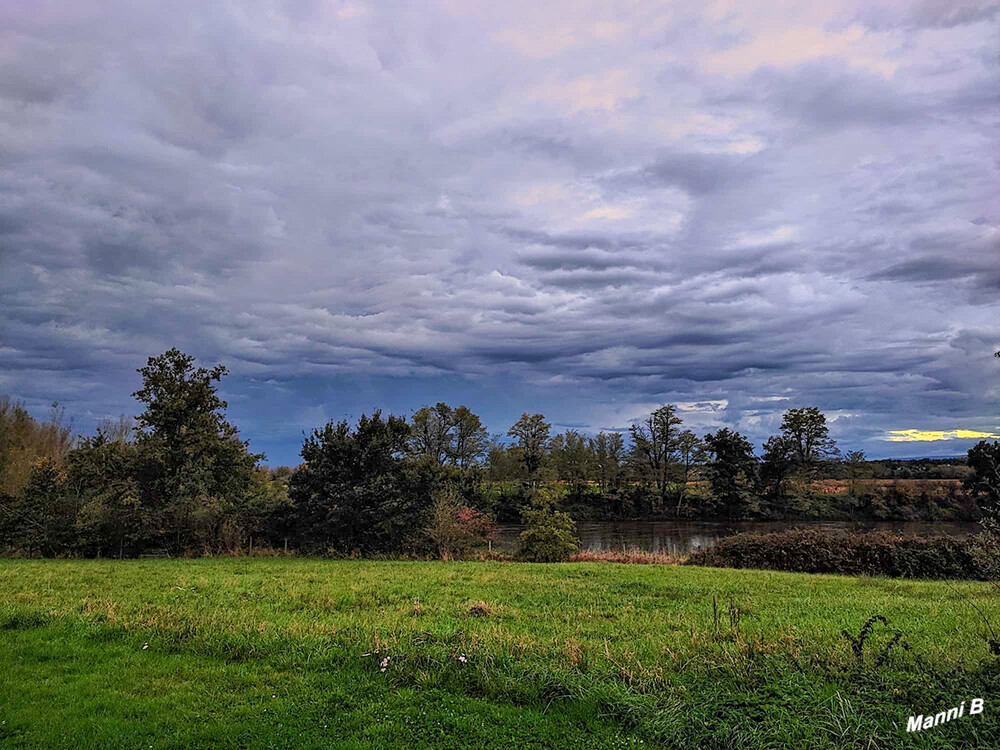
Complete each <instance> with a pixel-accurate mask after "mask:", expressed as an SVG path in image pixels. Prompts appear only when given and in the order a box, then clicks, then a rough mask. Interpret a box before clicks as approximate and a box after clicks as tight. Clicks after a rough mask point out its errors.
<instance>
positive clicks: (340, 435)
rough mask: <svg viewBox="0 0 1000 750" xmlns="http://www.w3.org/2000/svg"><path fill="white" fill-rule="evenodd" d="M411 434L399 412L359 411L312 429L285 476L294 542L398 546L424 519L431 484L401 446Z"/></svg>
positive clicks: (364, 548)
mask: <svg viewBox="0 0 1000 750" xmlns="http://www.w3.org/2000/svg"><path fill="white" fill-rule="evenodd" d="M410 437H411V433H410V427H409V425H407V423H406V420H405V419H404V418H403V417H395V416H390V417H388V419H383V418H382V413H381V411H376V412H374V413H373V414H372V416H371V417H368V416H366V415H362V416H361V419H360V420H358V425H357V428H356V429H354V430H351V428H350V426H349V425H348V423H347V422H346V421H342V422H339V423H337V424H334V423H333V422H329V423H328V424H327V425H326V426H325V427H323V428H322V429H317V430H314V431H313V433H312V435H310V436H309V437H307V438H306V440H305V442H304V443H303V445H302V454H301V455H302V459H303V463H302V464H301V465H300V466H299V467H298V468H297V469H296V470H295V473H294V474H293V475H292V477H291V479H290V480H289V483H288V496H289V499H290V501H291V507H290V509H289V513H290V515H291V523H290V524H289V526H290V527H291V528H290V533H291V534H292V536H293V537H294V539H295V540H296V544H297V545H298V546H300V547H304V548H311V549H316V550H326V549H329V548H333V549H336V550H339V551H341V552H353V551H355V550H357V551H360V552H363V553H383V552H390V551H395V550H399V549H401V548H402V547H403V546H404V545H405V544H406V543H407V542H408V541H409V540H410V539H411V538H412V537H413V536H414V534H416V533H418V532H419V530H420V529H421V528H423V527H424V526H425V523H426V520H427V518H426V516H427V511H428V510H429V508H430V505H431V492H430V486H429V485H428V484H427V483H426V482H422V481H419V480H418V477H417V476H416V475H415V473H414V472H413V471H411V470H410V468H409V467H408V465H407V462H406V461H405V460H404V454H405V452H406V449H407V443H408V442H409V440H410Z"/></svg>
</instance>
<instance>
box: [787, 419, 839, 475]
mask: <svg viewBox="0 0 1000 750" xmlns="http://www.w3.org/2000/svg"><path fill="white" fill-rule="evenodd" d="M781 434H782V436H783V437H784V438H785V440H786V441H788V443H789V444H790V445H791V447H792V451H793V455H794V456H795V460H796V461H797V462H798V464H799V465H800V466H801V467H804V468H805V467H812V466H815V465H816V464H817V463H819V462H820V461H822V460H824V459H827V458H831V457H833V456H836V455H837V454H838V450H837V443H836V441H834V440H833V438H831V437H830V428H829V427H827V424H826V415H825V414H823V412H821V411H820V410H819V409H818V408H816V407H815V406H809V407H806V408H804V409H789V410H788V411H786V412H785V413H784V414H783V415H782V417H781Z"/></svg>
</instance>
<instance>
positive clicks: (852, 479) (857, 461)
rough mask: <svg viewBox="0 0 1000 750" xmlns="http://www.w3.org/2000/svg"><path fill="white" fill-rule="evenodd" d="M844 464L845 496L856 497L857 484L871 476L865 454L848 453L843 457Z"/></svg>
mask: <svg viewBox="0 0 1000 750" xmlns="http://www.w3.org/2000/svg"><path fill="white" fill-rule="evenodd" d="M844 464H845V466H846V467H847V494H848V495H850V496H851V497H857V495H858V482H859V481H860V480H862V479H866V478H867V477H869V476H870V475H871V470H870V468H869V466H868V460H867V458H865V452H864V451H849V452H848V453H847V455H846V456H844Z"/></svg>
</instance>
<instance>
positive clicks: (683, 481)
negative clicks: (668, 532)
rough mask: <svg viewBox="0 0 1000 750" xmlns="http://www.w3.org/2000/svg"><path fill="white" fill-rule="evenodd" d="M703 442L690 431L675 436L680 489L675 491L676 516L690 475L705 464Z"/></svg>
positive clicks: (679, 511) (678, 513)
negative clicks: (697, 467) (700, 465)
mask: <svg viewBox="0 0 1000 750" xmlns="http://www.w3.org/2000/svg"><path fill="white" fill-rule="evenodd" d="M705 451H706V448H705V442H704V441H703V440H702V439H701V438H699V437H698V436H697V435H695V434H694V433H693V432H691V430H683V431H682V432H681V433H680V434H678V435H677V458H678V464H679V466H680V488H679V490H678V491H677V515H678V516H679V515H680V514H681V505H682V504H683V503H684V499H685V497H686V496H687V485H688V481H689V480H690V479H691V473H692V472H693V471H694V468H695V467H696V466H698V465H699V464H702V463H704V462H705Z"/></svg>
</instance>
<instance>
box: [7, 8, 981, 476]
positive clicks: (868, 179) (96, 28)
mask: <svg viewBox="0 0 1000 750" xmlns="http://www.w3.org/2000/svg"><path fill="white" fill-rule="evenodd" d="M356 10H357V13H356V14H354V15H352V12H353V11H351V9H349V8H347V7H346V6H332V5H329V4H325V3H316V2H284V3H274V2H268V1H267V0H261V2H260V3H259V4H256V5H254V6H253V7H252V8H251V9H250V10H245V9H241V8H237V7H236V6H224V5H221V6H216V5H205V4H203V3H193V2H191V3H181V4H180V5H179V6H177V7H175V8H172V9H171V11H170V12H169V13H167V12H161V11H159V10H157V9H155V8H152V7H139V6H136V5H135V4H131V3H118V4H111V5H107V4H104V3H89V2H80V3H74V4H73V5H72V6H66V7H65V8H63V9H60V10H59V11H58V12H55V11H53V12H52V13H50V14H49V15H47V16H46V15H44V14H43V12H42V10H41V9H39V8H35V7H33V6H31V5H30V4H29V5H24V4H19V5H18V7H17V8H14V7H13V6H9V7H7V8H5V9H4V10H3V11H0V29H3V30H2V31H0V35H2V36H0V43H2V44H3V45H4V49H5V50H6V51H7V54H5V56H4V60H3V62H2V63H0V65H2V66H3V67H2V69H0V133H2V134H3V137H2V138H0V153H2V154H3V158H2V159H0V342H2V343H0V365H2V372H0V391H5V392H10V393H11V394H12V395H14V396H17V397H22V398H25V399H27V401H28V403H29V404H31V405H32V406H33V408H35V407H37V408H42V407H43V406H44V405H45V404H46V403H47V402H49V401H51V399H52V398H55V397H58V398H59V399H60V401H64V402H65V403H66V406H67V408H68V410H69V411H70V412H76V413H78V414H80V415H83V417H82V418H85V419H96V418H98V417H100V416H106V415H113V414H117V413H120V412H122V411H125V412H129V413H130V412H131V411H133V410H134V405H131V404H130V402H129V399H128V393H130V392H131V391H132V390H134V388H135V385H136V383H135V380H136V375H135V372H134V370H135V367H137V366H139V365H141V364H142V363H143V361H144V359H145V357H146V356H149V355H150V354H155V353H158V352H160V351H163V350H164V349H166V348H168V347H169V346H173V345H177V346H179V347H181V348H182V349H186V350H190V351H191V352H192V353H194V354H196V355H198V356H199V357H200V358H202V359H204V360H206V361H220V360H221V361H225V362H228V363H229V364H230V365H231V368H232V370H233V372H234V375H233V377H232V379H231V381H230V383H231V385H227V388H230V389H231V390H232V396H233V403H234V405H235V404H237V403H239V404H240V406H239V407H238V409H239V413H240V418H241V419H242V420H244V421H243V422H241V424H245V425H247V429H248V430H250V434H249V437H251V438H253V437H254V436H255V435H258V434H260V435H265V436H267V439H268V440H270V441H272V442H274V443H275V444H281V443H282V441H285V443H286V444H287V445H288V446H291V447H290V448H288V449H287V450H288V455H287V456H286V457H285V458H284V460H292V459H293V457H294V447H295V443H296V442H297V439H298V437H299V433H300V430H301V427H302V424H300V422H301V420H302V419H304V418H305V417H303V415H322V414H340V413H341V412H344V411H345V410H348V409H352V410H357V409H361V408H364V409H370V408H371V406H372V405H379V404H380V403H381V402H382V401H383V400H384V402H385V403H386V404H387V405H391V406H393V408H406V404H407V403H408V400H407V399H409V398H410V397H411V396H412V399H413V401H414V403H413V404H412V406H419V403H417V402H420V403H422V402H425V401H427V402H431V401H433V400H437V399H438V398H443V399H445V400H448V399H449V398H452V397H453V396H454V400H458V399H462V400H465V401H467V402H469V405H470V406H472V407H473V408H479V409H480V410H482V411H483V413H484V415H485V416H486V417H487V423H488V425H489V427H490V429H491V430H494V431H502V429H501V428H503V429H505V428H506V424H505V422H506V423H507V424H509V423H510V422H511V421H513V420H512V419H511V418H512V417H513V419H516V417H517V416H518V414H519V413H520V411H522V410H524V409H527V408H533V409H538V410H543V411H545V412H546V413H547V414H548V416H549V417H550V421H553V422H554V423H557V424H567V425H580V429H582V430H585V431H586V430H588V429H591V430H596V429H599V426H607V425H617V429H621V428H622V427H623V426H624V425H627V423H628V421H629V420H631V419H632V418H634V417H635V416H637V415H638V413H640V412H641V410H642V409H645V408H647V407H648V405H649V404H651V403H656V402H665V401H670V400H673V401H679V402H697V403H702V404H707V403H708V402H709V401H720V400H722V401H727V402H728V404H729V406H728V407H726V408H724V409H713V408H709V407H708V406H706V407H705V409H704V410H703V412H702V411H696V412H693V413H692V414H691V415H690V420H691V423H692V424H697V425H698V426H699V429H700V428H706V429H707V428H709V427H715V426H719V425H721V424H729V425H733V426H736V427H738V428H739V429H743V430H746V431H747V432H748V434H750V435H751V437H752V438H753V439H754V441H755V442H756V443H760V442H762V439H763V438H765V437H766V432H767V430H769V429H773V428H774V425H775V424H776V420H778V421H780V412H781V410H782V409H784V408H787V407H788V406H789V405H799V404H812V403H815V404H816V405H819V406H821V407H822V408H825V409H828V410H830V411H831V413H833V412H837V413H843V414H847V413H850V414H851V415H855V416H843V417H842V419H843V421H842V422H840V421H838V422H837V423H836V424H837V425H838V427H837V430H838V431H839V433H838V437H840V438H841V439H843V440H847V441H856V442H857V443H858V444H861V443H862V442H864V441H867V440H872V441H874V443H873V444H874V445H876V447H878V445H879V444H878V441H877V440H876V438H877V437H878V436H879V435H881V434H883V433H884V431H885V430H886V429H895V428H907V427H921V428H926V429H934V428H954V427H957V426H962V427H974V426H975V425H981V424H984V421H988V420H989V419H991V418H990V417H989V415H990V414H995V408H993V407H994V406H995V399H996V392H995V390H991V389H992V388H995V384H996V382H997V380H996V372H995V361H991V360H990V359H989V358H988V357H985V358H984V357H982V356H981V354H982V353H987V354H988V353H990V352H992V351H995V350H996V349H997V348H1000V330H998V329H997V328H996V315H995V312H996V290H997V289H998V287H1000V271H998V264H997V263H996V259H997V252H998V248H997V245H996V232H997V227H998V226H1000V214H998V212H997V209H996V206H995V205H994V204H993V203H992V202H991V201H990V197H989V196H991V195H995V194H996V193H997V192H998V187H1000V180H998V166H997V163H996V161H995V159H994V158H993V154H995V153H996V150H997V146H998V144H997V132H998V131H997V129H996V127H995V125H996V124H997V123H996V114H995V112H993V111H992V110H991V107H992V106H993V104H994V103H995V97H996V94H995V91H996V89H995V87H993V86H991V85H990V84H991V78H992V77H993V74H994V73H995V61H994V62H991V61H990V58H989V56H988V54H987V52H988V50H989V49H990V45H991V44H992V43H993V42H995V34H993V33H992V32H990V31H989V30H988V29H986V28H985V27H986V25H985V24H983V23H981V22H982V21H984V20H987V19H989V18H991V17H992V15H991V14H992V13H993V12H994V11H993V10H992V6H989V5H986V4H980V5H973V4H969V3H965V4H962V5H961V6H955V7H952V8H949V7H945V6H944V5H941V4H934V3H925V4H920V5H918V6H913V8H911V9H909V10H905V12H897V13H893V14H887V15H885V16H884V17H883V16H878V14H877V13H875V12H874V11H872V12H871V13H867V12H866V11H864V10H863V11H862V14H861V16H858V13H857V8H856V6H846V5H845V6H844V7H842V8H839V9H835V13H834V14H833V16H831V18H834V20H836V18H841V19H844V18H847V19H850V18H854V17H860V18H862V20H864V19H867V21H865V22H866V23H868V24H869V26H870V27H872V28H883V27H884V28H886V29H890V28H891V29H893V30H894V31H893V33H894V34H898V38H895V39H896V42H898V44H897V46H896V47H894V48H893V50H892V54H893V55H894V56H895V57H894V58H893V59H894V60H897V61H898V62H899V66H898V68H897V70H896V72H895V73H894V74H893V75H891V76H888V75H885V76H883V75H882V74H881V73H876V72H870V71H868V72H866V70H865V69H864V68H863V66H859V64H858V62H857V60H855V59H853V58H851V57H850V56H849V55H846V54H845V55H839V56H838V54H834V53H831V54H830V55H827V56H826V57H825V58H821V59H816V58H811V59H807V60H805V61H798V62H792V63H785V62H782V61H781V60H780V59H779V60H778V61H777V62H774V61H771V62H765V63H762V65H761V66H759V67H758V68H757V72H756V73H752V74H749V73H748V74H746V75H740V74H733V75H728V74H721V73H712V72H711V71H710V70H709V69H707V68H706V66H704V65H703V64H702V63H703V61H704V60H705V59H708V58H709V57H710V56H711V55H712V54H714V53H716V52H720V51H723V50H725V49H730V48H732V47H733V46H734V45H738V44H742V43H744V42H747V41H750V40H752V39H753V38H754V36H755V35H756V34H759V33H762V32H763V31H765V30H766V29H765V28H764V27H763V26H755V25H754V22H755V19H754V16H755V13H753V12H751V13H749V14H747V18H744V19H743V20H739V19H737V18H735V17H734V18H731V19H725V20H724V21H719V20H718V19H711V18H709V17H708V16H706V15H705V14H704V13H703V9H702V8H701V6H700V5H699V4H696V3H692V4H690V5H682V6H678V7H677V9H676V10H675V11H674V12H672V13H671V14H667V15H666V16H664V15H663V14H661V13H660V10H661V8H660V7H659V6H658V4H650V5H649V6H648V7H637V8H635V9H634V11H633V12H634V17H633V16H632V15H630V14H625V15H623V16H621V19H620V20H622V21H623V22H624V23H625V24H626V26H625V27H623V29H622V30H621V33H620V35H619V36H617V37H616V36H615V34H614V33H613V29H612V31H609V32H607V34H606V38H597V37H594V36H593V31H594V29H598V28H603V27H599V26H598V22H599V21H601V20H602V17H601V16H600V14H596V15H593V17H591V14H592V13H595V12H594V11H592V9H587V8H583V7H581V8H578V9H576V10H575V11H574V12H573V13H571V14H566V13H564V14H563V16H564V17H565V18H564V20H565V21H566V28H567V30H566V31H565V33H563V35H562V36H561V37H559V39H558V40H557V42H559V44H563V43H565V45H566V46H565V48H561V47H559V44H556V43H555V42H552V41H551V40H549V39H548V38H547V34H548V33H549V31H550V30H551V28H553V25H552V23H551V22H550V21H549V20H546V19H544V18H541V19H535V20H533V21H532V20H530V19H529V20H528V21H527V23H525V22H524V20H523V18H522V17H523V16H527V15H529V14H531V13H535V12H539V13H544V12H546V9H545V8H539V7H537V6H530V7H529V6H524V7H517V6H511V7H507V6H502V7H501V6H497V7H495V8H491V9H468V10H467V11H463V12H461V13H458V12H454V13H453V12H452V11H451V10H449V8H448V7H438V6H428V7H426V8H420V9H416V8H408V7H404V6H383V5H379V4H374V5H360V4H359V6H358V8H357V9H356ZM761 10H762V11H765V10H766V8H762V9H761ZM866 13H867V15H866ZM578 17H579V20H580V23H579V24H577V23H576V20H577V18H578ZM603 20H606V19H603ZM761 23H764V21H763V20H762V21H761ZM788 23H789V25H790V26H791V25H793V22H792V20H791V19H790V20H789V21H788ZM796 23H798V22H796ZM741 24H743V25H741ZM831 24H832V25H831V26H830V27H829V28H830V29H837V28H839V27H838V26H837V25H836V24H835V23H833V21H831ZM924 27H934V28H936V29H938V31H937V32H935V33H936V34H938V35H939V37H938V38H937V40H936V42H935V44H937V45H938V47H937V48H935V49H930V48H928V49H926V50H925V49H923V48H922V45H923V44H924V41H922V39H921V37H920V35H919V33H918V32H917V31H916V29H918V28H924ZM505 30H506V31H510V33H511V34H512V35H513V36H510V35H507V36H504V34H503V33H502V32H504V31H505ZM511 30H512V31H511ZM877 36H878V35H869V36H868V37H866V38H865V39H862V40H861V41H859V42H858V44H859V45H867V44H873V43H874V41H873V40H875V37H877ZM508 38H513V39H515V40H516V41H517V44H513V43H511V42H508V41H504V39H508ZM875 41H877V40H875ZM557 47H558V49H557ZM865 49H867V50H868V54H869V55H870V56H871V55H877V54H881V50H880V49H877V48H874V47H872V48H871V49H868V48H865ZM991 66H992V67H991ZM991 368H994V369H991ZM251 379H252V380H251ZM269 380H275V381H277V382H280V383H282V386H281V390H276V391H275V392H274V393H273V394H270V395H269V394H268V392H267V390H266V388H265V386H264V385H263V383H266V382H267V381H269ZM324 383H327V384H328V385H324ZM329 383H335V385H329ZM248 393H253V394H254V396H253V398H249V399H248V398H242V396H245V395H246V394H248ZM347 394H350V395H347ZM775 395H780V396H781V397H785V396H787V398H788V399H789V401H787V402H786V401H773V400H760V399H763V398H770V397H773V396H775ZM268 398H273V399H274V400H275V403H280V408H279V407H277V406H274V407H273V408H272V406H265V405H264V402H265V401H267V400H268ZM477 398H478V399H479V403H476V401H475V399H477ZM365 401H370V402H373V403H365ZM255 405H256V407H258V408H257V410H256V411H255V410H254V408H251V407H254V406H255ZM234 408H236V407H235V406H234ZM991 409H992V411H990V410H991ZM984 415H985V416H984ZM686 418H687V417H686ZM84 427H85V425H83V424H81V428H84ZM866 447H867V446H866ZM883 447H884V449H885V450H896V449H898V446H892V445H888V444H886V445H885V446H883ZM906 449H907V450H908V451H910V452H913V450H914V448H913V447H912V446H906ZM870 452H871V451H870ZM274 458H275V457H272V459H274ZM277 460H282V459H281V458H280V456H279V457H277Z"/></svg>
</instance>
